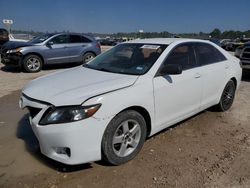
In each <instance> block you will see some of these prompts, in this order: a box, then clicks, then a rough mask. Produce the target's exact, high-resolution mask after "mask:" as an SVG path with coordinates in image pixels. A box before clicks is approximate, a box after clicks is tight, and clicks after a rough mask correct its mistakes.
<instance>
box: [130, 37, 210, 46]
mask: <svg viewBox="0 0 250 188" xmlns="http://www.w3.org/2000/svg"><path fill="white" fill-rule="evenodd" d="M173 42H205V43H207V42H206V41H204V40H199V39H186V38H149V39H135V40H131V41H128V42H126V43H146V44H166V45H169V44H171V43H173Z"/></svg>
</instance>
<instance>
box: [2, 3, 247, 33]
mask: <svg viewBox="0 0 250 188" xmlns="http://www.w3.org/2000/svg"><path fill="white" fill-rule="evenodd" d="M2 19H12V20H13V21H14V24H13V26H12V29H19V30H29V31H30V30H33V31H43V32H46V31H48V32H55V31H57V32H59V31H72V32H84V33H87V32H93V33H116V32H138V31H139V30H141V29H142V30H144V31H145V32H154V31H156V32H161V31H168V32H171V33H190V32H196V33H197V32H200V31H202V32H211V31H212V30H213V29H214V28H219V29H220V30H221V31H225V30H240V31H245V30H250V0H175V1H174V0H126V1H125V0H99V1H98V0H0V20H1V22H2ZM0 27H4V26H3V24H2V23H1V24H0Z"/></svg>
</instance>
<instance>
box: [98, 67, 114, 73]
mask: <svg viewBox="0 0 250 188" xmlns="http://www.w3.org/2000/svg"><path fill="white" fill-rule="evenodd" d="M96 70H99V71H104V72H112V71H111V70H109V69H105V68H100V69H96Z"/></svg>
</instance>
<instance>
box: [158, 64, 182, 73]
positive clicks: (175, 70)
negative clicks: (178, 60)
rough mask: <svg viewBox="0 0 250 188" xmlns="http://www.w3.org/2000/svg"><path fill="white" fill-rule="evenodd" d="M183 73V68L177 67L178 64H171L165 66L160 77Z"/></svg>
mask: <svg viewBox="0 0 250 188" xmlns="http://www.w3.org/2000/svg"><path fill="white" fill-rule="evenodd" d="M181 73H182V66H181V65H176V64H169V65H165V66H164V67H163V68H162V69H161V72H160V75H166V74H170V75H171V74H172V75H173V74H181Z"/></svg>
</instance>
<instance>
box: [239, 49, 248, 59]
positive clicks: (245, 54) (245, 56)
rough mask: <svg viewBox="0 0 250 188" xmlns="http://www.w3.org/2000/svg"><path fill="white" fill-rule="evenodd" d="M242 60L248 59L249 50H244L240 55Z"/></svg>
mask: <svg viewBox="0 0 250 188" xmlns="http://www.w3.org/2000/svg"><path fill="white" fill-rule="evenodd" d="M241 58H242V59H250V48H249V47H248V48H244V50H243V52H242V55H241Z"/></svg>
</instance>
